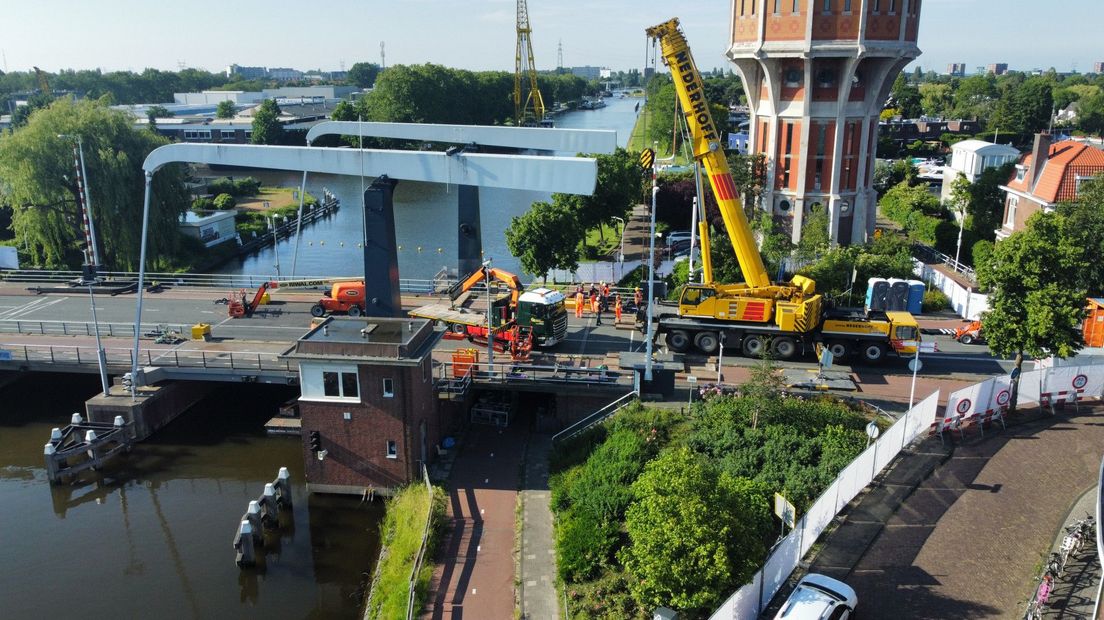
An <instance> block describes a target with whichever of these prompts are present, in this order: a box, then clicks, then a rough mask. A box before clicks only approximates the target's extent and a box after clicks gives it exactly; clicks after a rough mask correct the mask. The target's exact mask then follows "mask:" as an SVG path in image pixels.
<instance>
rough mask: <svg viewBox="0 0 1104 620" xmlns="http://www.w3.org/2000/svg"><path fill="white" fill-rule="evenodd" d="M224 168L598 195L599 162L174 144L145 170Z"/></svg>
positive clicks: (148, 161)
mask: <svg viewBox="0 0 1104 620" xmlns="http://www.w3.org/2000/svg"><path fill="white" fill-rule="evenodd" d="M185 162H186V163H198V164H224V165H231V166H244V167H249V168H269V169H274V170H294V171H299V172H302V171H306V172H322V173H328V174H341V175H348V176H366V177H378V176H384V175H386V176H387V177H389V178H392V179H398V180H403V181H425V182H429V183H448V184H452V185H477V186H482V187H500V188H504V189H524V190H532V191H537V192H560V193H564V194H584V195H587V196H589V195H591V194H593V193H594V187H595V185H596V184H597V182H598V162H597V160H595V159H591V158H587V157H538V156H534V155H492V154H484V153H457V154H455V155H447V154H445V153H435V152H428V151H385V150H376V149H363V150H361V149H341V148H312V147H306V146H265V145H246V144H189V143H178V144H168V145H165V146H162V147H158V148H156V149H154V150H153V151H152V152H151V153H150V154H149V155H148V156H147V157H146V161H145V163H143V164H142V168H143V169H144V170H145V171H146V174H147V175H151V174H153V173H154V172H156V171H157V170H158V169H159V168H161V167H162V166H165V165H166V164H171V163H185Z"/></svg>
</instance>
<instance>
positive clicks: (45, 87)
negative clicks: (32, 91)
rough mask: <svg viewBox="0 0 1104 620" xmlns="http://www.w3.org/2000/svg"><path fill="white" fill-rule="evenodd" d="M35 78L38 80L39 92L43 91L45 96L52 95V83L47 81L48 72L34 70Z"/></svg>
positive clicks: (36, 68)
mask: <svg viewBox="0 0 1104 620" xmlns="http://www.w3.org/2000/svg"><path fill="white" fill-rule="evenodd" d="M34 70H35V76H36V77H37V78H38V90H40V91H42V94H43V95H49V94H50V82H49V81H48V80H47V79H46V72H45V71H43V70H42V69H39V68H38V67H35V68H34Z"/></svg>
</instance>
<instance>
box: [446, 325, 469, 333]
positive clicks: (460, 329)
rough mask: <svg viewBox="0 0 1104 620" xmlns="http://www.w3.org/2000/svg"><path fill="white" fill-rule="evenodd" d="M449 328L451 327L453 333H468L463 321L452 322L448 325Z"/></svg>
mask: <svg viewBox="0 0 1104 620" xmlns="http://www.w3.org/2000/svg"><path fill="white" fill-rule="evenodd" d="M449 329H451V330H452V333H454V334H466V333H468V326H467V325H464V324H463V323H453V324H452V325H451V326H449Z"/></svg>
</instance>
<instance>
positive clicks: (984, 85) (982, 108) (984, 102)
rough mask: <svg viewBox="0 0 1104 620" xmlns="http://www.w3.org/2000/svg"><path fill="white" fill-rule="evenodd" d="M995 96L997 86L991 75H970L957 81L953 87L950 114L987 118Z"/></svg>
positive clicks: (958, 116) (991, 109)
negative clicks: (952, 106) (952, 105)
mask: <svg viewBox="0 0 1104 620" xmlns="http://www.w3.org/2000/svg"><path fill="white" fill-rule="evenodd" d="M996 98H997V87H996V81H995V78H994V77H993V76H991V75H986V74H978V75H971V76H970V77H968V78H965V79H963V80H961V81H960V82H958V85H957V87H956V88H955V89H954V108H953V109H952V111H951V114H952V115H953V116H955V117H956V118H988V116H989V114H990V113H992V111H993V104H994V102H995V101H996Z"/></svg>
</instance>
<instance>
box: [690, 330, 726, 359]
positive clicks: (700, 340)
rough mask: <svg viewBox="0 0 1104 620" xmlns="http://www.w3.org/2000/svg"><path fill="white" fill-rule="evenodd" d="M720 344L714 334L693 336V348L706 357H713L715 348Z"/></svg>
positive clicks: (704, 333) (703, 333)
mask: <svg viewBox="0 0 1104 620" xmlns="http://www.w3.org/2000/svg"><path fill="white" fill-rule="evenodd" d="M719 344H720V341H719V340H718V337H717V334H716V332H698V335H696V336H694V346H695V347H697V348H698V349H700V350H701V352H702V353H705V354H706V355H713V354H714V353H716V352H717V346H718V345H719Z"/></svg>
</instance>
